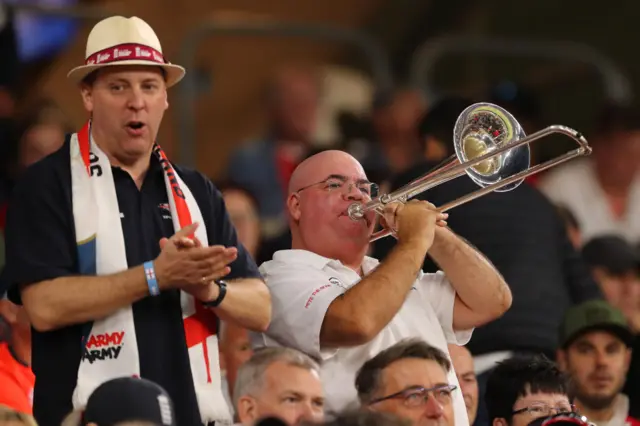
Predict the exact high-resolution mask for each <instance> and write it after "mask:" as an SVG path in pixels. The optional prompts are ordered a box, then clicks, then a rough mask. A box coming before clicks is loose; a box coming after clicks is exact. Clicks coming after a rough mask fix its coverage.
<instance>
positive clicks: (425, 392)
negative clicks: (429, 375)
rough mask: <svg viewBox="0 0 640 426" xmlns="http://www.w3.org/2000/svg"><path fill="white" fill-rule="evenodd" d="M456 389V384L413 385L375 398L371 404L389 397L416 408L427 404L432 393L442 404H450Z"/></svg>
mask: <svg viewBox="0 0 640 426" xmlns="http://www.w3.org/2000/svg"><path fill="white" fill-rule="evenodd" d="M456 389H458V387H457V386H455V385H441V386H436V387H433V388H422V387H413V388H409V389H405V390H402V391H400V392H397V393H394V394H393V395H389V396H385V397H382V398H378V399H374V400H373V401H371V402H370V403H369V405H372V404H377V403H378V402H382V401H386V400H388V399H399V400H402V402H403V403H404V405H405V406H406V407H410V408H415V407H420V406H422V405H424V404H426V403H427V401H428V400H429V397H430V395H431V396H433V398H434V399H435V400H436V401H438V402H439V403H440V404H441V405H449V404H450V403H451V398H452V393H453V391H454V390H456Z"/></svg>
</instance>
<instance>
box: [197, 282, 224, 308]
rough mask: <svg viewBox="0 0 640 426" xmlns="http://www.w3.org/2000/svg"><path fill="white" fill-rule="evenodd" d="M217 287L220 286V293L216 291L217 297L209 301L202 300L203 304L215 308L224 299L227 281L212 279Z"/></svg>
mask: <svg viewBox="0 0 640 426" xmlns="http://www.w3.org/2000/svg"><path fill="white" fill-rule="evenodd" d="M214 282H215V283H216V284H217V285H218V287H220V293H218V298H217V299H216V300H211V301H210V302H202V304H203V305H204V306H207V307H209V308H215V307H216V306H218V305H220V303H222V301H223V300H224V297H225V296H226V295H227V282H226V281H223V280H215V281H214Z"/></svg>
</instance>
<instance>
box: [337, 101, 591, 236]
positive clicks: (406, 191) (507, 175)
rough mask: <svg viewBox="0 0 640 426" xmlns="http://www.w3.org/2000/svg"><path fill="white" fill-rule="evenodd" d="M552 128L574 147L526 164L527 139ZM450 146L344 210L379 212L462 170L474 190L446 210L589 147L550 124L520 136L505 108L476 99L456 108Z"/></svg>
mask: <svg viewBox="0 0 640 426" xmlns="http://www.w3.org/2000/svg"><path fill="white" fill-rule="evenodd" d="M556 133H559V134H563V135H566V136H568V137H570V138H571V139H573V140H574V141H575V142H576V143H577V144H578V148H576V149H574V150H572V151H569V152H567V153H565V154H563V155H561V156H559V157H556V158H554V159H552V160H549V161H546V162H544V163H541V164H537V165H535V166H531V164H530V162H531V154H530V149H529V144H530V143H531V142H533V141H537V140H540V139H542V138H544V137H546V136H549V135H552V134H556ZM453 145H454V148H455V154H454V155H452V156H451V157H450V158H448V159H447V160H446V161H445V162H444V163H443V165H441V166H439V167H436V168H435V169H434V170H432V171H430V172H429V173H427V174H425V175H424V176H421V177H420V178H418V179H416V180H414V181H413V182H411V183H409V184H407V185H405V186H403V187H402V188H400V189H398V190H396V191H394V192H392V193H390V194H383V195H380V196H378V197H377V198H376V199H374V200H372V201H370V202H368V203H353V204H352V205H350V206H349V209H348V214H349V217H350V218H351V219H353V220H359V219H362V217H363V216H364V215H365V214H366V213H367V212H370V211H372V210H374V211H376V213H378V214H380V215H382V214H383V210H384V206H385V205H386V204H389V203H393V202H401V203H406V202H407V201H408V200H409V199H411V198H412V197H415V196H416V195H418V194H421V193H422V192H424V191H426V190H428V189H430V188H433V187H435V186H438V185H440V184H441V183H444V182H448V181H450V180H452V179H455V178H457V177H459V176H462V175H463V174H465V173H466V174H467V175H468V176H469V177H470V178H471V180H473V181H474V182H475V183H476V184H477V185H478V186H480V189H478V190H477V191H474V192H472V193H470V194H467V195H465V196H463V197H460V198H458V199H456V200H454V201H451V202H449V203H447V204H445V205H443V206H441V207H439V208H438V211H440V212H446V211H447V210H450V209H452V208H454V207H457V206H460V205H462V204H465V203H468V202H469V201H472V200H475V199H476V198H479V197H482V196H483V195H485V194H488V193H490V192H494V191H495V192H506V191H511V190H513V189H515V188H517V187H518V186H519V185H520V184H521V183H522V182H523V181H524V179H525V178H526V177H528V176H531V175H533V174H535V173H538V172H541V171H543V170H546V169H548V168H550V167H554V166H557V165H559V164H561V163H564V162H566V161H568V160H571V159H573V158H576V157H579V156H586V155H589V154H591V147H590V146H589V143H588V142H587V140H586V139H585V138H584V136H582V134H581V133H580V132H578V131H576V130H574V129H571V128H569V127H566V126H562V125H553V126H549V127H546V128H544V129H542V130H539V131H537V132H535V133H533V134H531V135H529V136H526V135H525V132H524V130H523V129H522V126H520V124H519V123H518V121H517V120H516V119H515V118H514V117H513V116H512V115H511V114H510V113H509V112H508V111H506V110H505V109H503V108H501V107H499V106H497V105H494V104H490V103H476V104H473V105H470V106H469V107H467V108H466V109H465V110H464V111H462V113H461V114H460V116H459V117H458V119H457V120H456V124H455V126H454V129H453ZM391 234H392V232H391V231H389V230H383V231H379V232H377V233H375V234H374V235H373V236H372V238H371V242H373V241H376V240H378V239H380V238H383V237H386V236H388V235H391Z"/></svg>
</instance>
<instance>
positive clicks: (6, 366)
mask: <svg viewBox="0 0 640 426" xmlns="http://www.w3.org/2000/svg"><path fill="white" fill-rule="evenodd" d="M0 383H2V386H0V404H2V405H6V406H7V407H11V408H13V409H14V410H16V411H19V412H22V413H27V414H31V415H32V414H33V387H34V385H35V383H36V377H35V375H34V374H33V372H32V371H31V368H30V367H29V366H27V365H24V364H22V363H21V362H20V361H18V360H17V359H16V358H15V357H14V356H13V354H12V353H11V349H9V344H8V343H7V342H1V343H0Z"/></svg>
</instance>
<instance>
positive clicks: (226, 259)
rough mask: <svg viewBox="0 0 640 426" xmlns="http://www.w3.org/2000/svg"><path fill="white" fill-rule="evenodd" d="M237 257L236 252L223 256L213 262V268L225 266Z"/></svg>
mask: <svg viewBox="0 0 640 426" xmlns="http://www.w3.org/2000/svg"><path fill="white" fill-rule="evenodd" d="M237 258H238V255H237V254H236V253H234V254H231V255H226V256H224V257H221V258H219V259H217V260H216V262H215V263H214V264H213V269H220V268H224V267H225V266H227V265H229V264H230V263H233V262H234V261H235V260H236V259H237Z"/></svg>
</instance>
